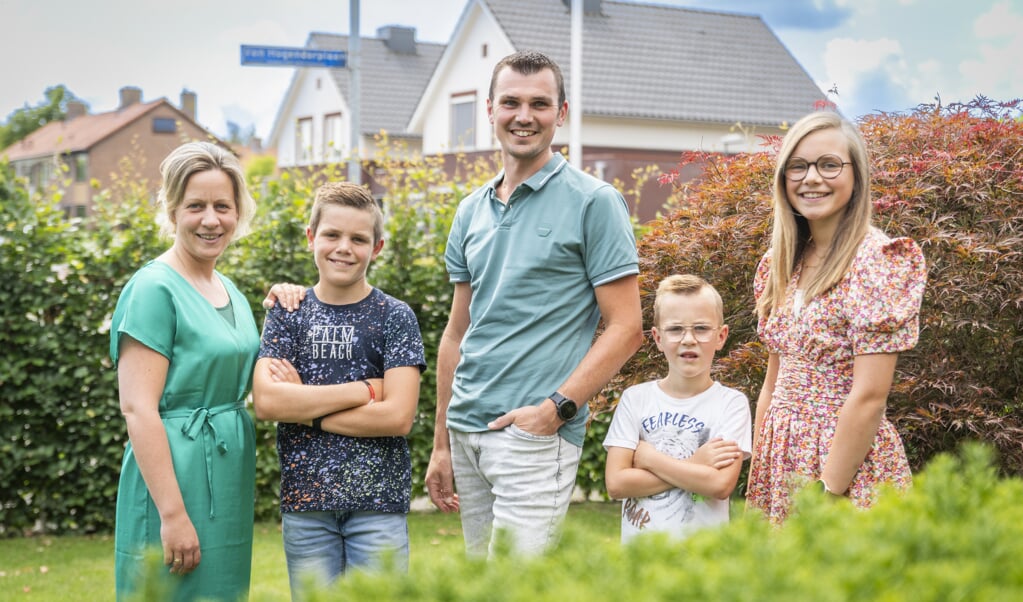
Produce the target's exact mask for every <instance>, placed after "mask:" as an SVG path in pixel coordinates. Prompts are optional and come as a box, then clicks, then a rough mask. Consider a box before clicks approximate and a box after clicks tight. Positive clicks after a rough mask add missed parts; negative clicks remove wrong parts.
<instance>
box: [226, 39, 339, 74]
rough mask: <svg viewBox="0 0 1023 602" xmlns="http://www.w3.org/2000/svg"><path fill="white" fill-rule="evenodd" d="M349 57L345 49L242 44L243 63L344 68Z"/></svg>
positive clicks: (269, 65)
mask: <svg viewBox="0 0 1023 602" xmlns="http://www.w3.org/2000/svg"><path fill="white" fill-rule="evenodd" d="M347 59H348V53H346V52H345V51H344V50H321V49H318V48H286V47H283V46H247V45H244V44H243V45H242V64H243V65H265V66H268V67H337V68H343V67H345V65H346V64H347Z"/></svg>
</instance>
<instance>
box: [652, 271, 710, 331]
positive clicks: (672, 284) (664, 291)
mask: <svg viewBox="0 0 1023 602" xmlns="http://www.w3.org/2000/svg"><path fill="white" fill-rule="evenodd" d="M704 290H708V291H710V292H711V295H712V296H713V298H714V309H715V310H716V311H717V318H718V324H719V325H723V324H724V323H725V304H724V302H723V301H722V300H721V295H720V294H719V293H718V291H717V289H716V288H714V287H713V286H712V285H711V284H710V283H709V282H707V281H706V280H704V279H703V278H700V277H699V276H696V275H693V274H672V275H671V276H668V277H667V278H665V279H664V280H661V282H660V284H658V285H657V294H656V295H654V326H657V325H659V324H660V323H661V301H662V299H664V297H665V295H698V294H700V293H701V292H702V291H704Z"/></svg>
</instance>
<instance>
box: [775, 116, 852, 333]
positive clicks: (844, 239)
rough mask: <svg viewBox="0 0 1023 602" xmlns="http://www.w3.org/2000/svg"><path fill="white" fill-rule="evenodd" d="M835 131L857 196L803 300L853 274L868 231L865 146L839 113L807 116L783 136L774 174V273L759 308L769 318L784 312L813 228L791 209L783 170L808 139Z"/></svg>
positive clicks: (849, 205) (841, 222)
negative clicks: (845, 145) (844, 146)
mask: <svg viewBox="0 0 1023 602" xmlns="http://www.w3.org/2000/svg"><path fill="white" fill-rule="evenodd" d="M828 129H835V130H838V131H839V132H841V133H842V134H843V135H844V136H845V139H846V142H847V143H848V151H849V157H850V159H849V160H850V161H851V162H852V165H850V166H849V167H850V168H851V169H852V170H853V176H854V181H853V190H852V197H851V198H850V199H849V203H848V204H847V205H846V206H845V210H844V212H843V214H842V217H841V219H840V220H839V223H838V228H837V230H836V231H835V239H834V240H833V241H832V244H831V249H830V250H829V251H828V254H827V256H826V257H825V258H824V261H823V262H822V263H821V269H820V271H818V272H817V275H816V276H814V278H813V280H811V281H810V282H809V283H807V284H806V286H805V289H806V292H805V299H806V300H807V301H809V300H810V299H812V298H814V297H816V296H818V295H820V294H822V293H824V292H826V291H827V290H828V289H830V288H831V287H833V286H835V285H836V284H838V282H839V281H840V280H842V278H843V277H844V276H845V274H846V272H847V271H848V270H849V266H850V265H851V264H852V260H853V257H855V256H856V250H857V249H858V248H859V246H860V243H861V242H862V241H863V238H864V237H865V236H866V235H867V231H868V230H869V229H870V220H871V201H870V162H869V160H868V158H867V145H866V143H864V141H863V137H862V136H860V132H859V130H857V129H856V126H854V125H853V124H852V123H850V122H849V121H847V120H845V119H843V118H842V117H841V116H839V115H838V114H836V113H832V112H830V111H821V112H816V113H810V114H809V115H806V116H805V117H803V118H802V119H800V120H799V121H797V122H796V123H795V124H793V126H792V128H791V129H790V130H789V132H788V134H786V135H785V139H784V140H783V141H782V146H781V150H780V151H779V152H778V161H777V165H776V166H775V169H774V194H773V200H774V215H773V218H772V231H771V250H770V251H769V252H768V253H769V254H770V258H771V270H770V273H769V275H768V277H767V282H766V286H765V288H764V293H763V295H761V297H760V300H759V301H758V302H757V314H758V315H759V316H760V317H767V316H769V315H771V312H772V311H773V310H774V309H775V308H777V307H780V306H781V304H782V303H783V301H784V299H785V289H786V287H787V286H788V284H789V280H790V279H791V278H792V273H793V271H794V270H795V268H796V266H797V265H798V264H799V261H800V260H801V259H802V257H803V253H804V252H805V251H806V246H807V244H808V243H809V241H810V226H809V222H807V219H806V218H805V217H803V215H802V214H800V213H797V212H796V211H795V209H793V208H792V205H791V204H790V203H789V198H788V195H787V194H786V192H785V166H786V165H788V162H789V159H790V158H791V157H792V153H793V152H794V151H795V149H796V146H797V145H798V144H799V143H800V142H801V141H802V140H803V139H804V138H806V137H807V136H808V135H810V134H812V133H814V132H819V131H821V130H828Z"/></svg>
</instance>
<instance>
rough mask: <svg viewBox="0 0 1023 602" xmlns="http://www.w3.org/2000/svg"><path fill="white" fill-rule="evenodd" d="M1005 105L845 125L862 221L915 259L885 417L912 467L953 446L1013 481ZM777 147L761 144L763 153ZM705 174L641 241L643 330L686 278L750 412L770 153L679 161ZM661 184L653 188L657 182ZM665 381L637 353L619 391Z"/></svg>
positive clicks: (1021, 346) (651, 358) (1015, 252)
mask: <svg viewBox="0 0 1023 602" xmlns="http://www.w3.org/2000/svg"><path fill="white" fill-rule="evenodd" d="M1020 112H1021V105H1020V104H1019V102H1018V101H1014V102H1008V103H996V102H993V101H990V100H988V99H985V98H977V99H975V100H974V101H972V102H971V103H969V104H965V105H963V104H956V105H950V106H935V105H923V106H920V107H918V108H917V109H916V110H914V111H912V112H910V113H907V114H875V115H869V116H866V117H864V118H862V119H861V120H860V122H859V127H860V129H861V131H862V132H863V135H864V138H865V139H866V141H867V144H868V146H869V150H870V154H871V160H872V162H873V163H872V174H873V193H874V203H875V208H876V217H875V222H876V223H877V224H878V225H879V226H880V227H881V228H882V229H883V230H885V231H886V232H887V233H888V234H889V235H891V236H909V237H911V238H913V239H914V240H916V241H917V242H918V243H919V244H920V246H921V248H922V249H923V252H924V255H925V256H926V259H927V264H928V286H927V291H926V293H925V297H924V301H923V307H922V310H921V318H920V326H921V332H920V341H919V344H918V345H917V347H916V348H915V349H914V350H912V351H910V352H907V353H904V354H902V357H901V358H900V360H899V364H898V368H897V374H896V382H895V385H894V387H893V389H892V392H891V395H890V397H889V416H890V418H891V419H892V420H893V422H894V423H895V425H896V426H897V428H898V430H899V432H900V433H901V435H902V437H903V439H904V441H905V444H906V448H907V452H908V453H909V456H910V461H911V463H912V465H913V467H914V468H915V469H919V468H920V467H921V466H923V464H924V463H925V462H926V461H927V460H928V459H929V458H931V457H932V456H934V455H935V454H936V453H939V452H943V451H950V450H953V449H955V448H956V446H957V445H958V444H959V443H960V442H961V441H963V440H968V439H979V440H982V441H986V442H990V443H992V444H994V445H995V447H996V448H997V450H998V453H999V454H1000V466H1001V469H1002V470H1003V471H1005V472H1007V473H1013V474H1017V475H1018V474H1021V472H1023V468H1021V467H1023V397H1021V390H1020V381H1021V377H1023V336H1021V334H1020V333H1021V332H1023V260H1021V259H1023V257H1021V253H1023V238H1021V237H1023V152H1021V151H1020V149H1023V121H1021V119H1020ZM778 142H779V141H778V140H777V139H766V140H765V146H766V147H768V149H769V150H770V149H772V148H773V149H774V150H776V148H777V144H778ZM692 163H702V164H703V165H704V171H703V176H702V177H701V178H700V179H699V180H698V181H696V182H689V183H687V184H685V185H676V190H677V193H678V194H677V195H676V198H675V203H676V208H675V210H674V211H671V212H670V213H669V214H668V215H667V216H665V217H663V218H661V219H659V220H657V221H655V222H654V223H652V224H651V228H650V231H649V232H648V233H647V235H646V236H645V237H644V238H643V239H642V240H641V241H640V243H639V246H640V253H639V254H640V263H641V272H642V273H641V289H642V294H643V298H644V323H645V324H646V325H647V326H649V324H650V323H651V318H652V303H653V295H654V291H655V290H656V287H657V283H658V282H659V281H660V279H661V278H663V277H665V276H667V275H669V274H671V273H681V272H692V273H695V274H699V275H701V276H703V277H705V278H706V279H707V280H709V281H710V282H711V283H713V284H714V285H715V286H716V287H718V289H719V290H720V292H721V294H722V296H723V297H724V301H725V319H726V322H727V323H728V324H729V326H730V328H731V331H730V336H729V339H730V340H729V342H728V345H727V346H726V348H725V349H724V350H723V351H722V352H721V354H720V356H719V357H720V358H721V359H720V362H719V364H718V366H717V377H718V378H719V379H720V380H722V381H723V382H724V383H726V384H728V385H730V386H733V387H736V388H739V389H741V390H743V391H744V392H746V394H747V395H748V396H749V398H750V399H751V400H752V401H754V402H755V400H756V397H757V395H758V394H759V389H760V385H761V383H762V382H763V370H764V368H765V366H766V351H765V349H764V348H763V346H762V345H761V343H760V342H759V340H758V339H757V336H756V316H755V312H754V309H753V275H754V271H755V269H756V265H757V262H758V261H759V260H760V257H761V256H762V255H763V254H764V253H765V252H766V250H767V246H768V244H769V239H770V234H769V232H770V224H769V221H770V204H771V200H770V191H771V178H772V174H773V165H774V153H773V152H769V153H758V154H753V155H737V156H733V157H724V156H720V155H707V154H695V153H690V154H686V155H684V156H683V157H682V160H681V166H688V165H690V164H692ZM672 179H673V178H672V174H666V176H665V177H664V178H663V180H665V181H672ZM663 370H664V366H663V358H662V357H661V354H660V353H659V352H657V350H656V348H655V347H654V346H653V344H652V343H648V344H647V345H646V346H645V347H644V348H643V349H642V350H641V351H640V353H638V354H637V355H636V356H635V357H634V358H633V360H632V361H631V362H630V363H629V364H628V365H627V366H626V368H625V369H624V370H623V371H622V373H621V374H620V376H619V378H620V381H621V386H624V385H627V384H631V383H635V382H641V381H644V380H649V379H650V378H653V377H655V376H656V375H658V374H661V373H662V372H663Z"/></svg>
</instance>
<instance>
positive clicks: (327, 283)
mask: <svg viewBox="0 0 1023 602" xmlns="http://www.w3.org/2000/svg"><path fill="white" fill-rule="evenodd" d="M375 223H376V220H375V216H374V214H373V213H372V212H370V211H366V210H363V209H357V208H355V207H347V206H343V205H333V204H330V205H324V206H323V208H322V210H321V213H320V217H319V222H318V224H317V226H316V231H315V232H314V231H313V230H312V229H311V228H306V238H307V239H308V241H309V249H310V250H311V251H312V252H313V259H314V260H315V262H316V269H317V271H318V272H319V274H320V280H319V282H318V283H317V284H316V294H317V296H318V297H320V299H321V300H322V301H324V302H326V303H332V304H338V305H340V304H345V303H354V302H355V301H358V300H360V299H362V298H363V297H364V296H365V295H366V293H367V289H368V286H369V285H368V284H367V283H366V271H367V270H368V269H369V264H370V262H371V261H373V260H374V259H376V256H377V255H378V254H379V253H380V250H381V249H382V248H383V247H384V241H383V240H379V241H376V242H374V236H373V228H374V225H375Z"/></svg>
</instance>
